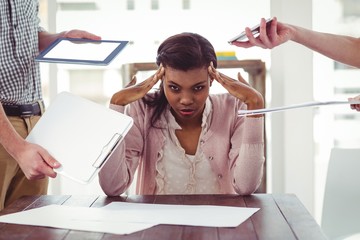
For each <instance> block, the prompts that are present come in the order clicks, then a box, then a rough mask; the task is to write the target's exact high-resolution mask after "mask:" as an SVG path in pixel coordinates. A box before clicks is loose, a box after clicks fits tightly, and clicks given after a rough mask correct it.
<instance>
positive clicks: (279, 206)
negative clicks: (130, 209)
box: [0, 194, 326, 240]
mask: <svg viewBox="0 0 360 240" xmlns="http://www.w3.org/2000/svg"><path fill="white" fill-rule="evenodd" d="M113 201H126V202H137V203H158V204H166V203H167V204H211V205H220V206H239V207H259V208H260V210H259V211H258V212H256V213H255V214H254V215H253V216H252V217H250V218H249V219H248V220H246V221H245V222H244V223H242V224H240V225H239V226H238V227H236V228H211V227H192V226H177V225H176V226H175V225H158V226H155V227H152V228H149V229H146V230H144V231H140V232H136V233H133V234H129V235H113V234H104V233H98V232H83V231H73V230H67V229H55V228H46V227H34V226H26V225H15V224H4V223H0V239H7V240H12V239H16V240H20V239H41V240H48V239H51V240H54V239H102V240H105V239H156V240H159V239H171V240H175V239H186V240H191V239H205V240H215V239H216V240H221V239H246V240H249V239H250V240H251V239H257V240H258V239H266V240H268V239H276V240H281V239H286V240H291V239H307V240H309V239H316V240H319V239H326V237H325V236H324V234H323V232H322V231H321V228H320V227H319V225H318V224H317V223H316V222H315V220H314V219H313V217H312V216H311V215H310V214H309V212H308V211H307V210H306V209H305V207H304V206H303V204H302V203H301V202H300V201H299V199H298V198H297V197H296V196H295V195H293V194H281V195H277V194H275V195H271V194H254V195H251V196H244V197H242V196H238V195H145V196H141V195H132V196H128V197H111V198H109V197H105V196H82V195H79V196H56V195H49V196H29V197H23V198H22V199H20V200H18V201H16V202H15V203H13V204H12V205H10V206H9V207H7V208H5V209H4V210H3V211H1V212H0V215H3V214H8V213H13V212H18V211H22V210H25V209H31V208H36V207H41V206H46V205H49V204H60V205H70V206H88V207H102V206H104V205H106V204H108V203H110V202H113ZM34 217H36V216H34ZM52 217H56V216H49V218H52ZM209 217H214V216H209Z"/></svg>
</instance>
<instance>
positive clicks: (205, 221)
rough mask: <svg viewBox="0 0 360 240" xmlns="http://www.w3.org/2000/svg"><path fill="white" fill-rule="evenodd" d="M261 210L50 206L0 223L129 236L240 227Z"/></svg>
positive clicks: (6, 217) (138, 205)
mask: <svg viewBox="0 0 360 240" xmlns="http://www.w3.org/2000/svg"><path fill="white" fill-rule="evenodd" d="M258 210H259V208H241V207H226V206H210V205H170V204H169V205H168V204H141V203H123V202H116V203H111V204H109V205H107V206H105V207H102V208H87V207H72V206H62V205H49V206H45V207H40V208H35V209H30V210H26V211H22V212H18V213H13V214H8V215H3V216H0V222H4V223H13V224H24V225H32V226H44V227H54V228H64V229H72V230H82V231H92V232H105V233H113V234H129V233H132V232H136V231H140V230H144V229H147V228H150V227H153V226H155V225H158V224H175V225H188V226H204V227H237V226H238V225H240V224H241V223H242V222H244V221H245V220H246V219H248V218H249V217H250V216H251V215H252V214H254V213H255V212H257V211H258ZM49 216H51V217H49ZM209 216H211V217H209Z"/></svg>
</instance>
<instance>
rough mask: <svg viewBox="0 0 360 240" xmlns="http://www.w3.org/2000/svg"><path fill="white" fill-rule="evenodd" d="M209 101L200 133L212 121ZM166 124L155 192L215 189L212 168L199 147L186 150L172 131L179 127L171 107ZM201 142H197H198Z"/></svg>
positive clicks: (204, 130)
mask: <svg viewBox="0 0 360 240" xmlns="http://www.w3.org/2000/svg"><path fill="white" fill-rule="evenodd" d="M211 109H212V108H211V102H210V100H209V99H207V101H206V105H205V109H204V113H203V119H202V131H201V135H200V138H199V139H201V136H202V135H203V134H204V133H205V132H206V131H207V129H208V126H209V123H210V121H211V119H210V118H211V114H210V113H211ZM165 118H166V121H167V122H168V128H166V129H164V130H163V133H164V136H165V138H166V140H165V145H164V148H163V149H162V151H161V152H160V154H159V157H158V159H157V162H156V172H157V173H156V178H155V179H156V193H157V194H212V193H218V192H219V191H220V190H219V188H220V186H219V184H218V183H217V175H216V174H215V173H214V172H213V171H212V169H211V166H210V163H209V160H208V159H206V157H205V156H204V154H203V152H202V151H201V148H199V147H198V148H197V150H196V153H195V155H188V154H185V150H184V149H183V148H182V146H181V145H180V142H179V140H178V139H177V137H176V135H175V130H176V129H181V127H180V126H179V124H178V123H177V122H176V120H175V118H174V116H173V115H172V114H171V112H170V109H168V110H167V113H166V114H165ZM199 145H200V144H198V146H199Z"/></svg>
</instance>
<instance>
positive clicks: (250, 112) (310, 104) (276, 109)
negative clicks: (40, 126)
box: [238, 101, 360, 116]
mask: <svg viewBox="0 0 360 240" xmlns="http://www.w3.org/2000/svg"><path fill="white" fill-rule="evenodd" d="M338 104H360V101H319V102H307V103H300V104H293V105H289V106H283V107H273V108H262V109H256V110H239V111H238V115H239V116H250V115H256V114H262V113H271V112H279V111H285V110H289V109H296V108H304V107H319V106H324V105H338Z"/></svg>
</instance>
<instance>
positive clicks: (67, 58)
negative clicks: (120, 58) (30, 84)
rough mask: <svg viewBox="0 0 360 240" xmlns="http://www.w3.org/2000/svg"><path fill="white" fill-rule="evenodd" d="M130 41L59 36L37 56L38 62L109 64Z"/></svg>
mask: <svg viewBox="0 0 360 240" xmlns="http://www.w3.org/2000/svg"><path fill="white" fill-rule="evenodd" d="M128 43H129V41H116V40H90V39H80V38H58V39H57V40H55V41H54V42H53V43H51V44H50V45H49V46H48V47H47V48H46V49H45V50H43V51H42V52H41V53H40V54H39V55H38V56H36V57H35V61H38V62H50V63H68V64H89V65H103V66H105V65H108V64H109V63H110V62H111V61H112V60H113V59H114V58H115V57H116V56H117V55H118V54H119V53H120V52H121V51H122V50H123V49H124V48H125V46H127V44H128Z"/></svg>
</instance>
